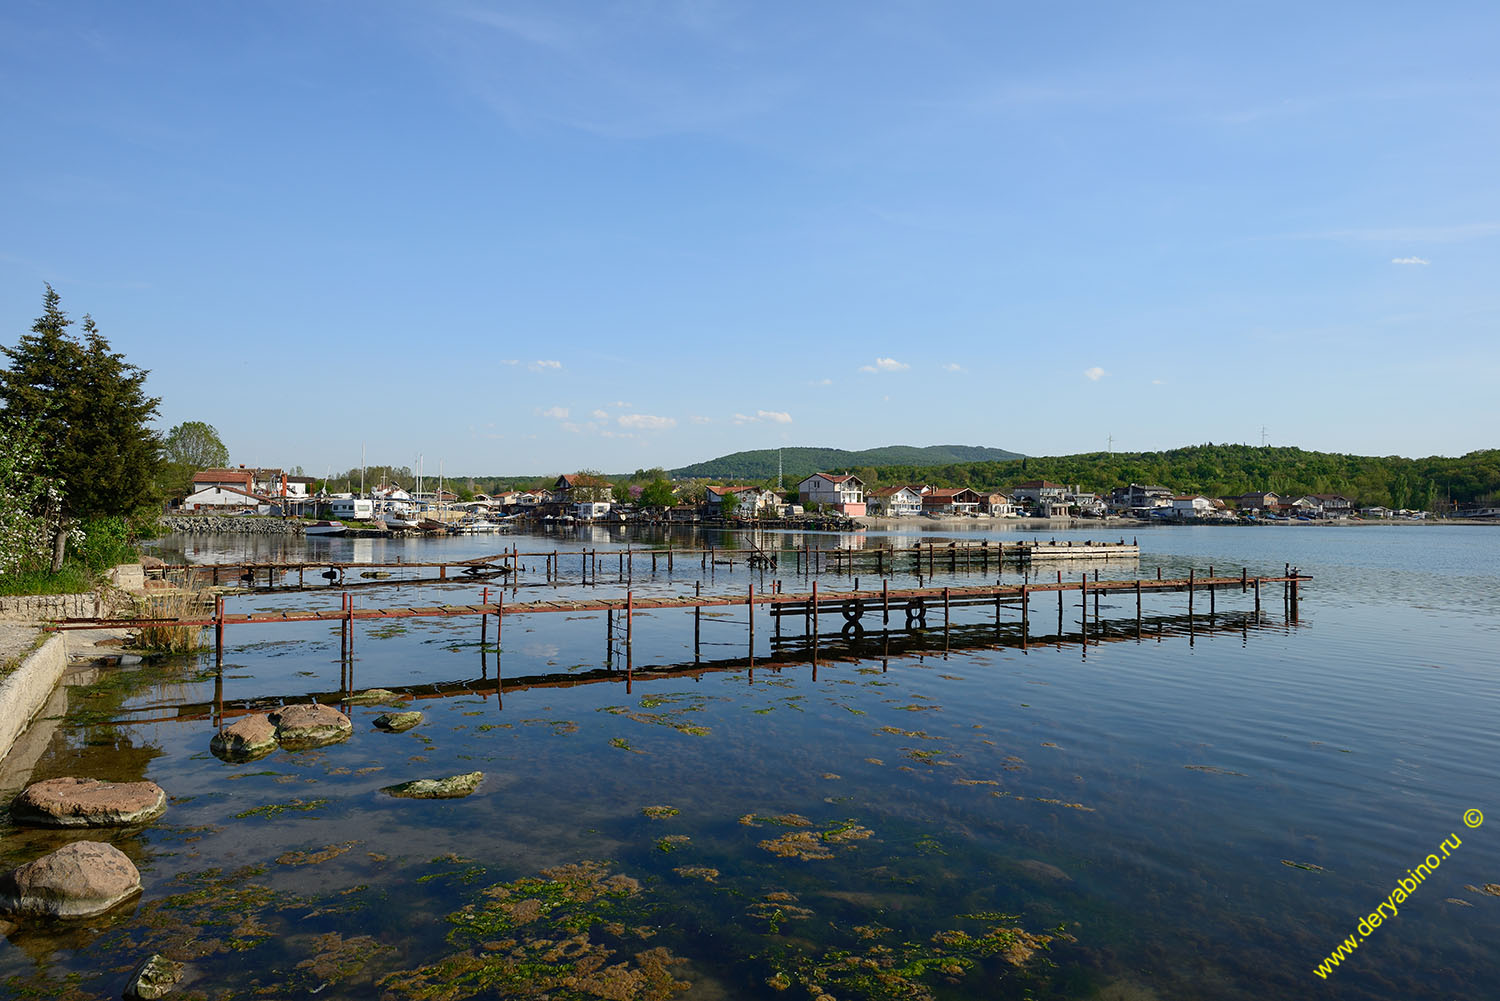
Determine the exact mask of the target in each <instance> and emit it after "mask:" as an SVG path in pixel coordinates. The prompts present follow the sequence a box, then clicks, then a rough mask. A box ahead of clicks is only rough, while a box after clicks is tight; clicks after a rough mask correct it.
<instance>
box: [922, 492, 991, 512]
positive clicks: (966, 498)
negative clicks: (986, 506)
mask: <svg viewBox="0 0 1500 1001" xmlns="http://www.w3.org/2000/svg"><path fill="white" fill-rule="evenodd" d="M922 513H923V514H932V515H944V516H952V515H974V514H978V513H979V493H978V491H975V490H970V489H969V488H968V487H959V488H958V489H956V490H955V489H949V488H946V487H943V488H934V489H932V490H929V491H927V493H925V494H923V495H922Z"/></svg>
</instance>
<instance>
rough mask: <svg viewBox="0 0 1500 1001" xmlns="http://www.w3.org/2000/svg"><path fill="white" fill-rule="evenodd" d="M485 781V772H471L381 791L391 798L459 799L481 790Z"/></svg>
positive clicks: (413, 781) (417, 780) (418, 781)
mask: <svg viewBox="0 0 1500 1001" xmlns="http://www.w3.org/2000/svg"><path fill="white" fill-rule="evenodd" d="M483 781H484V772H469V773H468V774H467V775H450V776H449V777H448V778H445V779H413V780H412V781H410V782H402V783H401V784H400V785H394V786H386V787H385V788H384V789H382V790H380V791H381V792H383V793H386V794H387V795H390V796H400V797H402V798H403V799H458V798H459V797H460V796H467V795H469V793H471V792H473V791H474V790H475V789H478V788H479V783H481V782H483Z"/></svg>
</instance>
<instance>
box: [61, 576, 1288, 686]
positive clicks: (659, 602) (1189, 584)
mask: <svg viewBox="0 0 1500 1001" xmlns="http://www.w3.org/2000/svg"><path fill="white" fill-rule="evenodd" d="M1310 579H1311V578H1310V577H1306V576H1302V575H1300V574H1298V573H1297V571H1296V569H1295V568H1292V567H1290V566H1288V567H1287V568H1286V573H1285V574H1284V575H1282V576H1279V577H1251V576H1249V574H1248V573H1247V572H1246V571H1245V570H1244V569H1242V570H1241V571H1240V573H1239V575H1237V576H1216V575H1215V574H1214V573H1213V568H1212V567H1210V568H1209V572H1208V574H1207V575H1206V576H1202V577H1200V576H1198V574H1197V571H1196V570H1190V571H1189V572H1188V576H1187V577H1185V578H1170V579H1163V578H1162V576H1161V571H1160V570H1159V569H1158V571H1157V576H1156V578H1155V579H1150V578H1147V579H1140V578H1136V579H1133V580H1100V579H1099V575H1098V571H1095V572H1094V575H1093V579H1092V580H1090V579H1089V575H1088V574H1087V573H1084V574H1081V575H1080V576H1079V577H1078V579H1076V580H1064V579H1063V574H1062V571H1061V570H1059V571H1057V575H1056V579H1055V581H1041V580H1038V581H1033V582H1028V583H1023V584H1011V585H1000V584H986V585H978V586H960V587H954V586H945V587H935V586H921V587H915V588H891V587H890V586H889V581H888V580H886V579H884V578H882V580H881V584H880V588H879V590H870V589H864V590H861V589H859V588H858V587H855V588H853V589H849V588H831V589H830V588H824V589H822V590H821V591H820V589H819V587H818V581H816V580H814V581H812V588H811V590H810V591H808V592H801V593H791V594H788V593H784V592H783V591H782V589H781V581H779V580H773V581H772V582H771V586H770V587H769V588H768V589H763V590H762V591H761V592H760V593H757V592H756V588H755V585H754V584H750V585H748V586H747V588H746V591H745V593H744V594H743V595H740V594H724V593H719V594H703V593H702V582H701V581H699V582H697V584H696V585H695V593H694V594H691V595H682V596H671V597H662V596H637V595H636V594H635V592H634V591H633V590H629V591H627V592H626V594H625V596H624V597H623V598H594V597H587V598H572V599H551V600H542V601H524V602H518V601H511V602H506V601H505V594H504V591H503V590H500V591H499V592H498V593H497V594H496V600H494V601H491V600H490V589H489V588H488V587H486V588H484V589H483V591H482V592H481V600H480V601H479V602H478V603H476V604H460V605H422V606H419V605H412V606H401V607H388V608H355V607H354V601H353V598H352V596H351V595H350V594H349V593H348V592H344V593H343V594H342V595H341V601H340V606H339V607H338V608H337V609H333V608H329V609H306V610H295V611H292V610H288V611H281V612H247V613H228V612H225V610H224V599H223V596H222V595H220V596H218V597H216V598H215V601H214V609H213V614H212V615H211V616H198V617H192V616H184V617H175V618H138V619H102V618H79V619H64V620H60V621H59V622H58V623H57V624H56V626H55V628H58V629H90V628H98V627H99V626H110V627H114V628H139V627H144V626H171V627H203V628H210V627H211V628H213V630H214V648H215V651H216V656H217V659H218V660H219V661H220V662H222V660H223V655H224V630H225V629H226V628H228V627H231V626H236V627H238V626H250V625H284V624H287V623H293V622H339V623H340V624H341V630H340V632H341V637H342V646H341V650H342V651H343V652H344V653H345V654H346V655H349V654H352V651H353V647H354V640H355V626H356V624H357V623H360V622H370V621H375V620H385V619H405V618H456V617H466V616H479V618H480V636H481V642H482V643H483V642H487V641H488V628H489V618H490V616H494V618H495V640H496V644H497V646H498V644H499V642H500V636H501V632H502V629H503V628H504V621H505V619H506V617H513V616H517V615H539V614H549V613H555V612H563V613H573V614H576V613H580V612H582V613H587V612H603V613H605V627H606V633H607V636H608V644H607V650H608V655H609V657H610V658H611V659H612V658H613V655H614V650H615V645H616V642H617V633H618V631H619V630H618V629H617V627H616V622H617V620H619V621H620V628H622V629H623V634H624V635H623V644H622V645H623V650H624V654H625V657H626V661H627V664H629V662H630V658H631V654H632V645H633V633H632V628H633V627H632V621H633V617H634V615H635V613H636V612H638V611H648V610H649V611H657V610H667V609H682V610H686V611H691V612H692V613H693V636H694V639H693V646H694V652H695V657H696V656H697V652H698V650H699V647H700V645H701V618H702V613H703V610H704V609H706V608H707V609H714V608H726V607H737V606H744V607H745V609H746V625H747V629H748V649H749V651H750V655H751V656H753V655H754V650H755V618H756V610H757V609H758V608H759V609H762V610H763V611H764V612H765V613H767V614H768V615H769V617H770V619H771V620H772V626H773V629H774V631H775V635H776V637H777V638H780V636H781V633H782V624H783V621H784V620H786V619H787V618H789V617H790V618H793V619H796V618H801V619H802V620H803V623H804V627H803V632H804V633H805V634H806V635H808V636H810V637H812V638H813V639H814V641H815V640H816V637H817V636H818V635H819V630H820V619H821V618H822V617H823V616H836V618H835V619H834V620H833V621H835V622H839V623H840V628H841V632H842V633H844V634H845V635H858V634H861V633H863V632H864V629H865V626H864V619H865V618H866V617H867V616H874V615H879V616H880V617H881V628H883V629H889V628H890V623H891V616H892V613H895V614H896V615H897V616H898V617H899V618H900V620H901V622H902V624H901V625H900V626H899V627H898V628H901V629H904V630H921V629H926V628H929V626H933V625H935V624H934V623H929V621H928V616H929V614H931V613H934V612H937V611H939V610H940V611H941V613H942V625H943V627H944V628H947V627H948V626H949V624H950V622H951V616H952V610H953V609H954V608H972V607H975V606H983V607H989V606H993V608H994V616H995V623H996V625H999V624H1000V621H1001V614H1002V609H1004V608H1005V607H1007V606H1010V607H1014V608H1017V609H1018V610H1019V618H1020V627H1021V632H1022V636H1023V637H1024V636H1025V635H1026V634H1027V631H1028V629H1029V621H1030V617H1031V614H1032V609H1033V606H1034V605H1037V607H1038V609H1039V607H1040V606H1039V605H1038V603H1040V602H1044V601H1047V600H1048V598H1049V596H1050V595H1052V594H1056V596H1057V614H1058V619H1059V631H1061V620H1062V616H1063V613H1064V605H1065V602H1066V596H1067V595H1070V594H1075V593H1076V594H1077V595H1078V603H1079V605H1080V606H1081V607H1082V608H1083V614H1084V618H1085V620H1087V618H1088V615H1089V598H1090V597H1091V596H1092V598H1093V617H1094V619H1095V621H1096V622H1097V620H1098V618H1099V605H1100V598H1101V596H1103V595H1110V596H1113V597H1118V596H1121V595H1124V596H1126V597H1129V596H1131V595H1133V596H1134V598H1135V618H1136V620H1137V622H1139V621H1140V620H1141V618H1142V603H1143V599H1144V597H1145V596H1146V595H1156V594H1164V593H1165V594H1185V595H1186V596H1187V603H1188V615H1189V616H1190V617H1191V616H1192V615H1193V614H1194V603H1195V601H1202V600H1205V599H1206V601H1207V604H1208V609H1207V611H1208V614H1209V615H1210V616H1212V615H1214V614H1215V613H1216V611H1217V609H1216V604H1217V595H1218V594H1219V593H1220V592H1224V591H1233V590H1235V589H1238V590H1239V592H1240V593H1241V594H1243V595H1246V597H1247V598H1248V597H1249V596H1250V594H1251V592H1253V594H1254V598H1253V601H1254V608H1255V612H1256V613H1257V615H1258V614H1259V613H1260V611H1261V604H1262V595H1261V591H1262V588H1264V587H1266V586H1268V585H1275V584H1281V585H1282V593H1283V600H1284V602H1285V603H1286V607H1287V611H1288V615H1289V617H1290V618H1295V617H1296V614H1297V602H1298V591H1299V588H1300V586H1301V584H1302V583H1303V582H1305V581H1307V580H1310ZM1084 635H1085V637H1086V636H1087V630H1085V632H1084ZM1085 642H1087V640H1086V639H1085ZM814 651H816V642H814ZM814 656H816V652H815V653H814Z"/></svg>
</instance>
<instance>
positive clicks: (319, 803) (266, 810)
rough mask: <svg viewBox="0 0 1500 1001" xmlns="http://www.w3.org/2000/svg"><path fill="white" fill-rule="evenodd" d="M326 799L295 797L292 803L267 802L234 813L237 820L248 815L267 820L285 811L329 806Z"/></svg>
mask: <svg viewBox="0 0 1500 1001" xmlns="http://www.w3.org/2000/svg"><path fill="white" fill-rule="evenodd" d="M327 805H328V800H326V799H310V800H306V801H303V800H300V799H294V800H292V801H291V802H290V803H267V804H266V805H265V806H257V807H255V808H253V809H250V810H242V811H240V812H239V813H236V814H235V815H234V819H235V820H245V819H246V818H248V817H265V818H266V819H267V820H271V819H274V818H276V817H279V816H280V815H281V814H283V813H305V812H307V811H308V810H316V809H318V808H319V807H323V806H327Z"/></svg>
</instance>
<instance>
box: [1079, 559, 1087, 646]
mask: <svg viewBox="0 0 1500 1001" xmlns="http://www.w3.org/2000/svg"><path fill="white" fill-rule="evenodd" d="M1078 607H1079V608H1080V609H1081V612H1080V614H1079V621H1078V634H1079V635H1080V636H1082V637H1083V645H1084V646H1088V645H1089V575H1088V573H1087V572H1085V573H1081V574H1079V575H1078Z"/></svg>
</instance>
